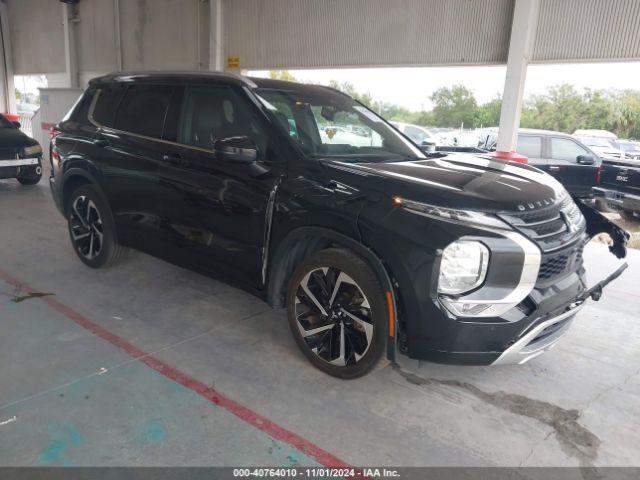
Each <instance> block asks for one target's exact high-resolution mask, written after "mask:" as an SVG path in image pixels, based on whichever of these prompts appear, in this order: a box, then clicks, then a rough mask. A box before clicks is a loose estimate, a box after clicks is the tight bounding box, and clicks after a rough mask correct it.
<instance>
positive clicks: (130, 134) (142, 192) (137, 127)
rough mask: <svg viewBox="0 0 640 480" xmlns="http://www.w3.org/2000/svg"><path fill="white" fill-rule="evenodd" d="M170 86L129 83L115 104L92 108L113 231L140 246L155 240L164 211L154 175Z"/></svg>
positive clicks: (161, 146) (160, 154)
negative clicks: (113, 221)
mask: <svg viewBox="0 0 640 480" xmlns="http://www.w3.org/2000/svg"><path fill="white" fill-rule="evenodd" d="M119 88H122V87H119ZM173 90H174V88H173V87H172V86H169V85H146V84H133V85H129V86H128V87H126V91H124V92H123V95H122V96H121V97H120V98H119V99H118V102H117V105H113V104H112V105H104V107H103V108H104V110H105V111H104V112H102V111H100V110H98V111H94V120H96V121H97V122H98V123H99V124H100V125H101V126H100V128H99V130H98V132H97V136H96V143H97V144H98V145H101V146H102V149H103V153H102V168H101V169H102V173H103V175H104V180H105V189H106V194H107V197H108V199H109V203H110V205H111V209H112V211H113V214H114V217H115V221H116V224H117V226H118V234H119V235H120V236H121V240H123V241H124V242H125V243H127V244H129V245H133V246H135V247H137V248H141V249H143V250H148V248H147V247H152V245H151V243H150V242H154V241H156V240H157V234H158V231H159V226H160V224H161V221H162V218H163V215H164V213H163V211H162V202H161V200H162V198H163V197H164V195H165V190H166V187H165V186H164V185H162V184H161V183H160V182H159V176H158V174H159V166H160V163H161V161H162V158H163V155H164V150H165V147H164V144H163V142H162V140H161V139H162V131H163V125H164V121H165V117H166V113H167V109H168V107H169V103H170V100H171V97H172V95H173ZM109 101H111V99H109ZM99 102H100V98H99V99H98V104H99ZM96 106H97V105H96ZM112 110H113V112H111V111H112ZM102 122H104V123H102Z"/></svg>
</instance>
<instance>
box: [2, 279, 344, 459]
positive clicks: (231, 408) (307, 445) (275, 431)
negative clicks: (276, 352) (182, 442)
mask: <svg viewBox="0 0 640 480" xmlns="http://www.w3.org/2000/svg"><path fill="white" fill-rule="evenodd" d="M0 279H2V280H4V281H6V282H7V283H10V284H12V285H14V286H16V287H19V288H21V289H22V290H25V291H27V292H28V293H35V292H38V290H36V289H34V288H32V287H31V286H29V285H28V284H26V283H24V282H23V281H21V280H19V279H18V278H16V277H14V276H13V275H10V274H9V273H7V272H5V271H3V270H2V269H0ZM39 299H40V300H41V301H43V302H44V303H46V304H47V305H48V306H49V307H51V308H53V309H54V310H55V311H57V312H58V313H60V314H62V315H64V316H65V317H67V318H68V319H69V320H71V321H72V322H74V323H76V324H77V325H79V326H81V327H82V328H84V329H86V330H89V331H90V332H91V333H93V334H94V335H96V336H98V337H100V338H102V339H103V340H106V341H107V342H109V343H110V344H112V345H114V346H116V347H118V348H120V349H121V350H123V351H125V352H126V353H127V354H128V355H129V356H131V357H133V358H136V359H138V360H139V361H141V362H142V363H144V364H146V365H148V366H149V367H151V368H153V369H154V370H155V371H157V372H159V373H160V374H162V375H164V376H165V377H167V378H169V379H171V380H173V381H174V382H177V383H179V384H180V385H182V386H183V387H185V388H188V389H189V390H192V391H194V392H195V393H197V394H198V395H200V396H201V397H203V398H206V399H207V400H209V401H210V402H211V403H213V404H215V405H217V406H219V407H221V408H224V409H225V410H227V411H228V412H229V413H232V414H233V415H235V416H236V417H238V418H239V419H240V420H242V421H243V422H246V423H248V424H249V425H251V426H253V427H255V428H257V429H258V430H261V431H263V432H264V433H266V434H267V435H269V436H270V437H271V438H273V439H274V440H278V441H281V442H284V443H287V444H289V445H291V446H292V447H294V448H295V449H297V450H298V451H300V452H302V453H304V454H305V455H307V456H309V457H311V458H313V459H315V460H316V461H318V462H319V463H320V464H322V465H324V466H327V467H338V468H349V467H350V465H349V464H347V463H346V462H344V461H343V460H341V459H339V458H338V457H336V456H334V455H332V454H331V453H329V452H327V451H326V450H323V449H322V448H320V447H318V446H317V445H315V444H313V443H311V442H310V441H309V440H306V439H304V438H302V437H301V436H300V435H298V434H296V433H293V432H292V431H290V430H287V429H286V428H284V427H282V426H280V425H278V424H277V423H275V422H273V421H272V420H269V419H268V418H267V417H264V416H262V415H260V414H259V413H257V412H254V411H253V410H251V409H250V408H248V407H245V406H244V405H242V404H241V403H238V402H236V401H235V400H233V399H232V398H230V397H228V396H226V395H224V394H223V393H220V392H218V391H217V390H215V389H214V388H211V387H209V386H207V385H205V384H204V383H202V382H201V381H199V380H196V379H195V378H193V377H190V376H189V375H187V374H186V373H184V372H181V371H180V370H178V369H177V368H175V367H172V366H171V365H169V364H167V363H165V362H163V361H162V360H160V359H158V358H155V357H154V356H152V355H149V354H148V353H146V352H145V351H143V350H141V349H140V348H138V347H136V346H135V345H133V344H132V343H130V342H128V341H127V340H125V339H124V338H122V337H120V336H118V335H116V334H114V333H111V332H110V331H108V330H106V329H105V328H103V327H101V326H100V325H98V324H97V323H95V322H93V321H91V320H89V319H88V318H87V317H85V316H84V315H82V314H80V313H78V312H76V311H75V310H74V309H73V308H71V307H69V306H67V305H65V304H64V303H62V302H60V301H58V300H56V299H55V298H54V297H51V296H46V297H40V298H39Z"/></svg>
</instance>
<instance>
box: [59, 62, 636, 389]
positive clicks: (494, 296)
mask: <svg viewBox="0 0 640 480" xmlns="http://www.w3.org/2000/svg"><path fill="white" fill-rule="evenodd" d="M283 116H284V118H285V119H286V120H289V119H292V120H293V121H294V122H295V124H296V129H295V130H296V132H297V133H296V134H295V136H292V134H291V127H290V125H289V123H288V121H283V120H282V117H283ZM338 119H339V120H340V122H344V123H345V124H350V125H358V126H361V127H363V128H366V129H368V130H371V131H372V132H373V134H372V137H371V138H372V139H373V141H372V144H370V145H366V146H362V145H360V144H359V143H355V139H356V138H360V139H361V138H362V137H360V136H359V135H355V134H350V135H351V137H346V136H344V137H343V139H342V143H332V142H327V139H328V135H327V133H326V130H327V128H332V129H335V130H336V132H335V133H334V135H333V137H334V138H336V136H337V135H339V134H340V133H344V132H341V131H340V129H339V128H337V127H338V125H336V123H337V122H338ZM320 123H322V124H329V125H330V127H321V126H320ZM57 132H58V134H57V135H56V136H55V137H54V138H53V140H52V149H53V153H54V157H55V158H56V160H54V161H53V162H52V175H51V178H50V183H51V189H52V193H53V197H54V199H55V202H56V205H57V207H58V208H59V209H60V211H61V212H62V214H63V215H64V216H65V218H66V219H67V223H68V232H69V239H70V241H71V245H72V246H73V249H74V250H75V252H76V254H77V255H78V258H79V259H80V260H81V261H82V262H84V263H85V264H86V265H88V266H90V267H93V268H98V267H103V266H106V265H109V264H112V263H113V262H115V261H117V260H119V259H121V258H122V256H123V255H124V254H125V253H126V249H127V247H133V248H138V249H141V250H144V251H146V252H148V253H151V254H153V255H156V256H159V257H162V258H165V259H167V260H169V261H172V262H175V263H178V264H181V265H184V266H187V267H189V268H192V269H196V270H199V271H201V272H203V273H207V274H210V275H215V276H218V277H223V278H226V279H228V280H231V281H233V282H234V283H235V284H237V285H239V286H243V287H245V288H247V289H248V290H250V291H252V292H254V293H255V294H257V295H260V296H261V297H262V298H264V299H265V300H266V301H267V302H269V304H270V305H272V306H273V307H276V308H283V307H284V308H286V309H287V315H288V321H289V326H290V329H291V332H292V334H293V336H294V338H295V341H296V343H297V344H298V346H299V348H300V349H301V350H302V352H303V353H304V355H305V356H306V357H307V358H308V359H309V361H310V362H311V363H313V364H314V365H315V366H316V367H318V368H319V369H321V370H322V371H324V372H326V373H328V374H331V375H335V376H337V377H341V378H354V377H357V376H360V375H363V374H365V373H366V372H367V371H369V370H371V369H372V368H373V367H374V366H375V364H376V362H377V361H378V360H379V359H380V358H381V357H382V356H383V355H384V354H385V353H386V355H387V356H388V358H389V359H390V360H392V361H395V359H396V355H400V354H404V355H407V356H409V357H411V358H415V359H423V360H431V361H435V362H441V363H457V364H480V365H489V364H503V363H515V364H521V363H524V362H526V361H527V360H529V359H530V358H533V357H535V356H537V355H539V354H540V353H542V352H544V351H545V350H548V349H550V348H552V347H553V346H554V345H555V344H556V343H557V342H558V340H559V339H560V338H561V337H562V336H563V335H564V334H565V333H566V332H567V330H568V328H569V326H570V324H571V321H572V318H573V317H574V315H575V314H576V313H577V312H578V311H579V310H580V308H581V307H582V306H583V304H584V303H585V302H586V301H587V299H589V298H592V299H594V300H597V299H598V298H600V295H601V293H602V288H603V287H604V286H605V285H606V284H607V283H609V282H610V281H611V280H612V279H614V278H616V277H617V276H619V275H620V274H621V272H622V271H623V270H624V268H625V267H626V264H624V265H622V266H621V267H619V268H618V270H617V271H615V272H613V273H612V274H611V275H609V276H608V277H607V278H605V279H604V280H603V281H602V282H599V283H597V284H596V285H595V286H594V287H592V288H588V287H587V284H586V279H585V269H584V268H583V263H582V249H583V247H584V244H585V243H586V242H587V241H588V240H589V238H590V237H592V236H593V235H595V234H597V233H600V232H607V233H609V234H610V235H611V237H612V238H613V240H614V243H613V245H612V246H611V247H610V250H611V252H612V253H613V254H614V255H616V256H617V257H619V258H622V257H624V256H625V255H626V247H625V244H626V242H627V240H628V235H627V234H626V232H624V230H622V229H621V228H619V227H617V226H616V225H615V224H613V223H612V222H610V221H609V220H608V219H606V218H605V217H603V216H602V215H601V214H600V213H599V212H597V211H595V210H593V209H592V208H590V207H588V206H586V205H583V204H581V203H576V202H574V200H573V199H572V198H571V197H570V196H569V195H568V194H567V192H566V190H565V189H564V188H563V187H562V185H560V184H559V183H558V182H557V181H555V180H554V179H553V178H551V177H549V176H548V175H546V174H545V173H543V172H541V171H539V170H537V169H535V168H532V167H531V166H529V165H522V164H507V163H505V162H502V161H499V160H495V159H491V158H488V157H487V156H486V155H484V156H474V155H462V154H450V155H447V156H441V157H438V158H432V159H429V158H426V157H425V156H424V155H423V154H422V152H421V151H420V150H419V149H418V148H417V146H416V145H415V144H414V143H412V142H411V141H409V140H408V139H407V138H406V137H405V136H404V135H402V134H400V133H399V132H398V130H397V129H395V128H391V127H390V126H389V125H388V123H387V122H386V121H385V120H384V119H382V118H381V117H379V116H378V115H377V114H376V113H375V112H373V111H371V110H369V109H368V108H366V107H365V106H363V105H361V104H359V103H358V102H356V101H355V100H353V99H352V98H351V97H349V96H348V95H345V94H343V93H340V92H337V91H335V90H333V89H329V88H327V87H320V86H312V85H301V84H296V83H291V82H283V81H278V80H271V79H257V78H256V79H249V78H244V77H239V76H235V75H230V74H223V73H204V72H194V73H173V74H172V73H162V74H161V73H144V72H143V73H135V72H133V73H132V72H129V73H117V74H113V75H108V76H105V77H101V78H98V79H94V80H93V81H91V82H90V83H89V86H88V88H87V90H86V91H85V93H84V95H83V97H82V99H81V100H80V101H79V102H78V103H77V104H76V106H75V107H74V108H73V109H72V111H71V112H70V113H69V114H68V115H67V117H66V118H65V120H63V121H62V122H61V123H60V124H59V125H58V126H57ZM323 132H324V136H323ZM348 138H349V139H350V140H351V141H354V142H352V143H346V140H347V139H348ZM265 341H268V339H267V340H265ZM254 361H256V362H259V361H260V358H259V355H258V354H256V358H255V359H254Z"/></svg>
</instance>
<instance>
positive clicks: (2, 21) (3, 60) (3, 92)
mask: <svg viewBox="0 0 640 480" xmlns="http://www.w3.org/2000/svg"><path fill="white" fill-rule="evenodd" d="M0 111H1V112H11V113H16V112H17V110H16V91H15V85H14V79H13V55H12V50H11V35H10V34H9V12H8V11H7V4H6V3H5V2H4V1H0Z"/></svg>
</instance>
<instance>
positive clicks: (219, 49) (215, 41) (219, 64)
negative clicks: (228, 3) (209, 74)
mask: <svg viewBox="0 0 640 480" xmlns="http://www.w3.org/2000/svg"><path fill="white" fill-rule="evenodd" d="M222 1H223V0H210V2H209V8H210V13H209V70H217V71H222V70H224V24H223V15H224V12H223V9H222Z"/></svg>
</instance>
